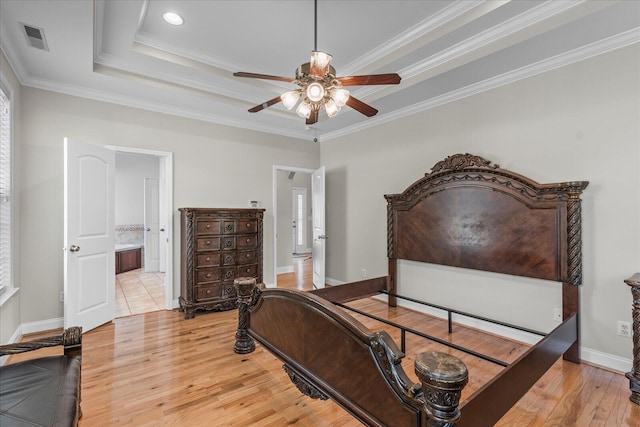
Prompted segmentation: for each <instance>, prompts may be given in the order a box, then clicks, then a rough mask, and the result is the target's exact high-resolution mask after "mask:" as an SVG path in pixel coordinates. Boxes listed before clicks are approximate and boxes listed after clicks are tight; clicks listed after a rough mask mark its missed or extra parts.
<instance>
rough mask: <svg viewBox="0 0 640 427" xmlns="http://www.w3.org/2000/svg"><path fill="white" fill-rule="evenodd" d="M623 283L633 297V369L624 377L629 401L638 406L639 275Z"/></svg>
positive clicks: (639, 364) (639, 383)
mask: <svg viewBox="0 0 640 427" xmlns="http://www.w3.org/2000/svg"><path fill="white" fill-rule="evenodd" d="M624 282H625V283H626V284H627V285H629V286H631V295H632V296H633V314H632V316H633V368H632V369H631V372H627V375H626V376H627V378H629V388H630V389H631V396H629V400H631V401H632V402H633V403H635V404H636V405H640V273H636V274H634V275H633V276H632V277H630V278H628V279H627V280H625V281H624Z"/></svg>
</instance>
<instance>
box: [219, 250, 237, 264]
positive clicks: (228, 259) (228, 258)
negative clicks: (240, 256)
mask: <svg viewBox="0 0 640 427" xmlns="http://www.w3.org/2000/svg"><path fill="white" fill-rule="evenodd" d="M222 265H236V253H235V252H223V253H222Z"/></svg>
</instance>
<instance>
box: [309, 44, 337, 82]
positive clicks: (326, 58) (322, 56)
mask: <svg viewBox="0 0 640 427" xmlns="http://www.w3.org/2000/svg"><path fill="white" fill-rule="evenodd" d="M331 58H332V56H331V55H329V54H328V53H326V52H320V51H319V50H314V51H312V52H311V73H312V74H313V75H318V76H320V77H323V76H324V75H325V74H326V73H327V69H328V68H329V63H330V62H331ZM314 71H319V73H315V72H314Z"/></svg>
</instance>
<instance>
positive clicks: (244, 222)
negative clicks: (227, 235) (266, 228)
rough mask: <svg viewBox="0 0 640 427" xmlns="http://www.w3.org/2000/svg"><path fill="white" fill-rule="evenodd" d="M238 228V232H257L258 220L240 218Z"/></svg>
mask: <svg viewBox="0 0 640 427" xmlns="http://www.w3.org/2000/svg"><path fill="white" fill-rule="evenodd" d="M236 229H237V230H238V234H246V233H255V232H257V231H258V221H257V220H255V219H240V220H238V226H237V228H236Z"/></svg>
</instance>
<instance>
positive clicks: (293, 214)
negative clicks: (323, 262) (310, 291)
mask: <svg viewBox="0 0 640 427" xmlns="http://www.w3.org/2000/svg"><path fill="white" fill-rule="evenodd" d="M313 172H314V170H313V169H306V168H298V167H291V166H274V169H273V211H274V213H273V215H274V250H273V253H274V257H273V258H274V269H273V271H274V281H273V283H274V286H279V285H278V282H279V279H278V275H286V276H281V277H280V278H281V280H283V283H286V284H285V286H287V287H291V286H293V287H296V288H301V287H303V286H305V283H304V282H305V281H307V282H309V283H308V284H306V285H308V286H310V287H311V286H312V285H311V282H310V281H311V276H310V275H308V274H306V273H305V274H302V271H303V270H304V271H305V272H308V271H309V270H310V269H311V264H312V256H311V251H312V249H311V242H312V241H313V234H312V233H313V230H312V228H311V224H312V220H311V214H312V207H311V197H310V196H309V195H310V194H311V174H312V173H313ZM306 264H309V268H306V267H307V266H306ZM292 280H293V281H295V282H296V283H292V282H291V281H292ZM298 282H300V283H298Z"/></svg>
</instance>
